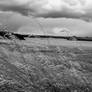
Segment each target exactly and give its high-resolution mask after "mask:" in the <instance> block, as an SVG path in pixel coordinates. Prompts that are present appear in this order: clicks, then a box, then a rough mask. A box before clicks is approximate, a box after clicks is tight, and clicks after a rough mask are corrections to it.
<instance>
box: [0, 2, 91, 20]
mask: <svg viewBox="0 0 92 92" xmlns="http://www.w3.org/2000/svg"><path fill="white" fill-rule="evenodd" d="M0 10H1V11H12V12H17V13H20V14H22V15H24V16H29V15H32V16H34V17H45V18H49V17H50V18H63V17H65V18H77V19H83V20H86V21H91V19H92V11H91V10H92V1H91V0H1V1H0Z"/></svg>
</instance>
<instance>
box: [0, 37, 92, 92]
mask: <svg viewBox="0 0 92 92" xmlns="http://www.w3.org/2000/svg"><path fill="white" fill-rule="evenodd" d="M19 43H21V42H20V41H18V40H16V39H15V38H13V40H12V41H10V43H8V42H6V43H0V92H91V90H92V88H91V86H92V84H91V82H90V81H89V79H88V78H89V77H87V73H86V72H85V70H83V66H82V65H81V63H80V62H81V61H76V57H77V56H76V54H75V53H80V52H81V51H80V50H79V49H77V48H72V49H70V48H66V47H59V46H58V47H55V46H44V47H43V46H35V47H33V46H26V45H20V44H19ZM35 48H36V49H35ZM73 51H74V52H73ZM73 60H74V61H73ZM83 64H84V63H83ZM87 69H88V68H87ZM90 76H92V75H90ZM90 80H91V78H90Z"/></svg>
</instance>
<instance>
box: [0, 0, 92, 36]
mask: <svg viewBox="0 0 92 92" xmlns="http://www.w3.org/2000/svg"><path fill="white" fill-rule="evenodd" d="M91 20H92V0H0V22H1V23H3V24H7V25H8V27H9V29H10V31H18V32H21V33H32V34H53V35H77V36H92V21H91ZM39 23H40V24H39Z"/></svg>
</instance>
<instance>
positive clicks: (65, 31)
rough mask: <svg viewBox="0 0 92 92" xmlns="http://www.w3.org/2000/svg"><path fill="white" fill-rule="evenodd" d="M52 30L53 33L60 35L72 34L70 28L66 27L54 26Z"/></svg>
mask: <svg viewBox="0 0 92 92" xmlns="http://www.w3.org/2000/svg"><path fill="white" fill-rule="evenodd" d="M52 32H53V33H54V34H55V35H62V36H72V33H71V30H69V29H67V28H59V27H56V28H54V29H53V30H52Z"/></svg>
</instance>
